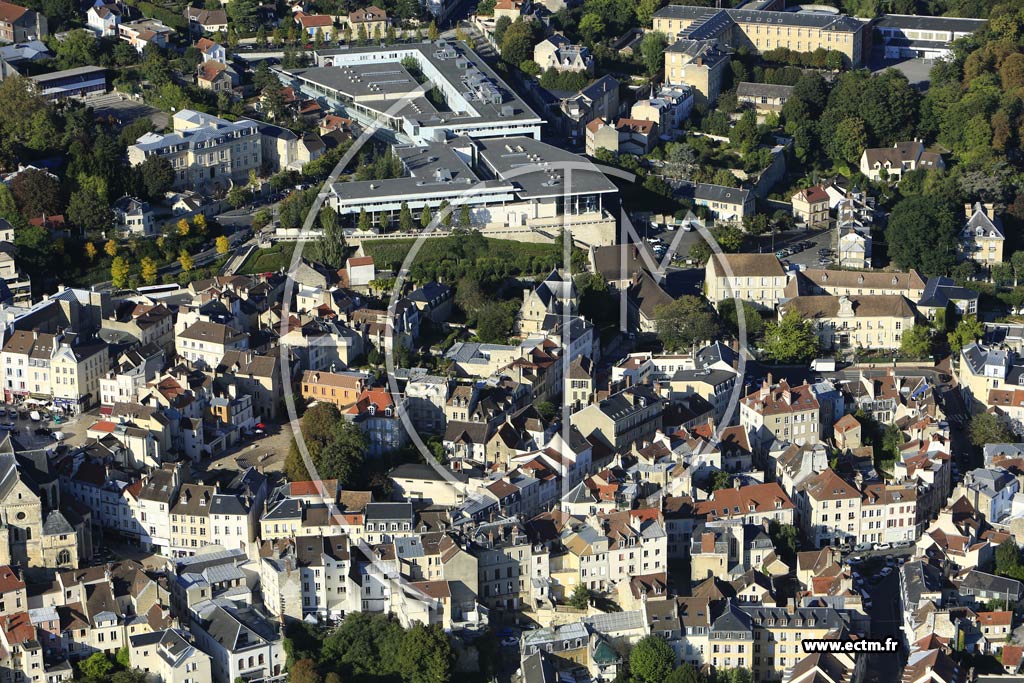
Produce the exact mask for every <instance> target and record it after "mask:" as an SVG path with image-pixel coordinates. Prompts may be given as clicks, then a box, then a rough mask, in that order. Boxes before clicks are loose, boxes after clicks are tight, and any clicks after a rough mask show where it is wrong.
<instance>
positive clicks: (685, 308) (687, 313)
mask: <svg viewBox="0 0 1024 683" xmlns="http://www.w3.org/2000/svg"><path fill="white" fill-rule="evenodd" d="M654 317H655V319H656V320H657V326H658V339H660V340H661V343H662V344H664V345H665V350H666V351H668V352H669V353H676V352H678V351H684V350H686V349H689V348H690V347H691V346H693V345H694V344H695V343H697V342H704V341H708V340H711V339H715V338H716V337H718V336H720V335H721V332H722V326H721V324H720V323H719V322H718V316H716V315H715V313H714V312H713V311H712V310H711V309H710V308H709V307H708V305H707V303H706V302H704V300H703V299H701V298H700V297H696V296H690V295H687V296H681V297H679V298H678V299H676V300H675V301H673V302H671V303H667V304H662V305H660V306H657V307H656V308H655V309H654Z"/></svg>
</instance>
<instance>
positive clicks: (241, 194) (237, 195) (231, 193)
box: [227, 183, 249, 209]
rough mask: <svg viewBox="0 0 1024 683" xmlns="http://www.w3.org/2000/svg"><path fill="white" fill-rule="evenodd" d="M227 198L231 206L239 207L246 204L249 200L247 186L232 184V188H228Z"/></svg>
mask: <svg viewBox="0 0 1024 683" xmlns="http://www.w3.org/2000/svg"><path fill="white" fill-rule="evenodd" d="M227 199H228V204H230V205H231V208H233V209H239V208H241V207H242V206H244V205H245V203H246V202H247V201H249V191H248V190H247V189H246V188H245V186H243V185H239V184H238V183H235V184H233V185H232V186H231V189H230V190H228V197H227Z"/></svg>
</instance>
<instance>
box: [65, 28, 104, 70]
mask: <svg viewBox="0 0 1024 683" xmlns="http://www.w3.org/2000/svg"><path fill="white" fill-rule="evenodd" d="M55 47H56V53H57V64H58V65H59V66H60V68H61V69H74V68H76V67H79V66H89V65H92V64H95V63H96V62H97V61H99V60H98V50H97V47H98V44H97V41H96V36H94V35H93V34H92V32H91V31H86V30H84V29H80V28H78V29H75V30H73V31H68V33H67V34H66V35H65V36H64V39H63V40H59V41H55Z"/></svg>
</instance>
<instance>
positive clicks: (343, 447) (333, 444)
mask: <svg viewBox="0 0 1024 683" xmlns="http://www.w3.org/2000/svg"><path fill="white" fill-rule="evenodd" d="M365 457H366V435H365V434H363V432H362V430H361V429H360V428H359V426H358V425H356V424H354V423H352V422H348V421H346V420H342V421H340V422H338V423H337V424H335V425H334V428H333V429H332V430H331V439H330V441H329V442H328V443H327V444H325V445H324V446H323V448H322V449H321V450H320V451H319V453H318V457H317V458H314V459H313V464H314V465H316V469H317V472H318V473H319V475H320V477H322V478H326V479H337V480H338V481H339V482H341V483H342V484H343V485H344V486H346V487H348V486H352V485H353V484H354V483H355V482H357V481H360V478H361V476H362V472H361V469H362V467H363V464H364V461H365Z"/></svg>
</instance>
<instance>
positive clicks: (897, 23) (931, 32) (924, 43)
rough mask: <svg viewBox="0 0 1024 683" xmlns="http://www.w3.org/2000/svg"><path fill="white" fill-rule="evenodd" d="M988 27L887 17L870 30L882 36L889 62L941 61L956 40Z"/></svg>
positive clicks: (982, 22) (908, 16) (934, 19)
mask: <svg viewBox="0 0 1024 683" xmlns="http://www.w3.org/2000/svg"><path fill="white" fill-rule="evenodd" d="M985 23H986V22H985V20H984V19H962V18H959V17H919V16H916V15H912V14H885V15H882V16H881V17H879V18H878V19H877V20H875V21H874V23H872V25H871V28H872V29H873V30H875V31H878V35H880V36H881V38H882V44H883V45H884V46H885V56H886V58H887V59H900V58H903V59H906V58H908V57H909V58H915V57H916V58H927V59H941V58H943V57H946V56H948V55H949V54H950V52H951V50H950V45H951V44H952V42H953V41H954V40H956V39H958V38H964V37H966V36H969V35H972V34H973V33H974V32H975V31H977V30H978V29H980V28H981V27H982V26H984V25H985Z"/></svg>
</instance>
